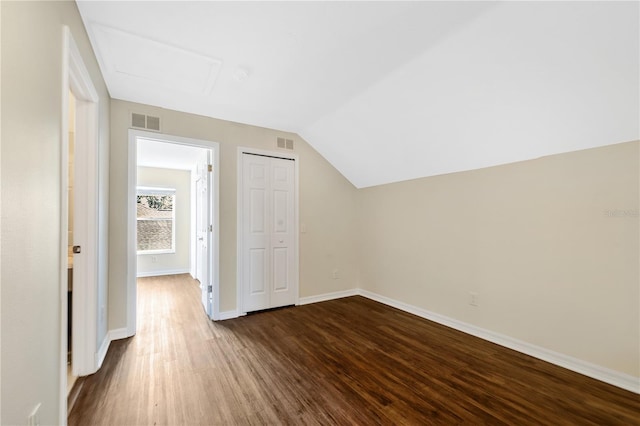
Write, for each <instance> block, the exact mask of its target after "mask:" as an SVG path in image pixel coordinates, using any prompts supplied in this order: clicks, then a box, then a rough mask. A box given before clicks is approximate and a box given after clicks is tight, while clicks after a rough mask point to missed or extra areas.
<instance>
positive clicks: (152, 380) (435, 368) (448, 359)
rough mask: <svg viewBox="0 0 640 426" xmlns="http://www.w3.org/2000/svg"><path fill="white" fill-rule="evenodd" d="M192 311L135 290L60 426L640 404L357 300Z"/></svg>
mask: <svg viewBox="0 0 640 426" xmlns="http://www.w3.org/2000/svg"><path fill="white" fill-rule="evenodd" d="M199 297H200V296H199V288H198V286H197V282H196V281H193V280H192V279H190V278H189V277H188V275H178V276H167V277H157V278H143V279H140V280H139V281H138V303H139V307H138V321H139V324H138V333H137V335H136V336H135V337H133V338H129V339H126V340H120V341H115V342H113V343H112V344H111V348H110V349H109V353H108V354H107V357H106V360H105V362H104V365H103V367H102V369H101V370H100V371H99V372H98V373H96V374H94V375H92V376H89V377H87V378H86V380H85V382H84V386H83V388H82V390H81V394H80V395H79V396H78V398H77V400H76V403H75V406H74V407H73V409H72V411H71V413H70V415H69V424H70V425H72V426H73V425H78V426H81V425H82V426H84V425H92V424H101V425H236V424H241V425H242V424H255V425H261V424H269V425H272V424H291V425H298V424H301V425H304V424H309V425H330V424H339V425H348V424H357V425H370V424H389V425H390V424H393V425H403V424H404V425H429V424H471V425H477V424H491V425H495V424H508V425H529V424H535V425H547V424H548V425H562V424H571V425H611V424H621V425H638V424H640V396H639V395H636V394H633V393H631V392H627V391H624V390H621V389H618V388H616V387H613V386H610V385H607V384H604V383H601V382H598V381H596V380H593V379H590V378H587V377H585V376H582V375H579V374H577V373H573V372H571V371H568V370H565V369H562V368H560V367H556V366H554V365H551V364H548V363H545V362H543V361H540V360H537V359H535V358H531V357H529V356H526V355H522V354H520V353H517V352H515V351H511V350H509V349H505V348H503V347H500V346H497V345H494V344H492V343H489V342H486V341H483V340H481V339H478V338H475V337H472V336H468V335H466V334H463V333H460V332H457V331H454V330H452V329H449V328H446V327H443V326H440V325H438V324H435V323H432V322H429V321H426V320H424V319H421V318H418V317H416V316H413V315H410V314H407V313H404V312H401V311H398V310H396V309H393V308H390V307H388V306H385V305H382V304H379V303H376V302H373V301H370V300H368V299H365V298H362V297H350V298H345V299H339V300H334V301H329V302H323V303H317V304H313V305H305V306H300V307H292V308H284V309H279V310H274V311H269V312H263V313H259V314H254V315H248V316H246V317H242V318H238V319H234V320H228V321H222V322H216V323H213V322H211V321H209V320H208V319H207V318H206V317H205V314H204V311H203V309H202V307H201V305H200V302H199Z"/></svg>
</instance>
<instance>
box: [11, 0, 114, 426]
mask: <svg viewBox="0 0 640 426" xmlns="http://www.w3.org/2000/svg"><path fill="white" fill-rule="evenodd" d="M0 7H1V8H2V48H1V54H2V155H1V159H2V166H1V171H2V177H1V179H2V200H3V204H2V230H1V233H2V242H1V245H2V250H1V252H2V259H1V264H2V267H1V270H2V276H1V281H2V357H1V358H2V372H1V374H2V390H1V399H2V418H1V419H0V423H2V424H26V422H27V416H28V414H29V413H30V412H31V410H32V409H33V408H34V407H35V406H36V404H37V403H42V407H41V409H40V420H41V424H58V422H59V400H60V365H61V359H60V353H61V348H60V336H61V330H60V315H61V312H60V291H61V290H60V289H61V287H60V285H61V283H60V282H59V277H60V272H59V269H60V258H61V255H64V254H62V253H60V239H61V234H60V211H61V204H60V197H61V188H60V179H61V175H60V173H61V172H60V171H61V162H60V158H61V134H62V123H61V119H62V114H63V111H62V83H61V82H62V27H63V25H68V26H69V27H70V29H71V32H72V34H73V37H74V39H75V40H76V42H77V44H78V47H79V49H80V52H81V54H82V56H83V58H84V61H85V64H86V65H87V68H88V70H89V73H90V74H91V76H92V80H93V83H94V85H95V87H96V89H97V91H98V94H99V96H100V99H101V100H100V105H99V118H100V130H99V136H100V157H101V164H100V170H99V173H100V193H99V199H100V203H101V205H103V206H104V205H105V204H106V202H107V198H106V197H107V194H108V166H107V164H108V158H109V125H108V122H109V95H108V93H107V90H106V87H105V84H104V81H103V79H102V76H101V74H100V71H99V69H98V65H97V62H96V60H95V58H94V55H93V51H92V49H91V46H90V44H89V40H88V38H87V36H86V33H85V30H84V26H83V24H82V21H81V19H80V15H79V13H78V11H77V8H76V4H75V3H74V2H7V1H2V2H1V3H0ZM64 190H65V191H66V188H64ZM105 216H106V211H101V212H100V221H101V223H102V224H106V217H105ZM101 232H102V233H101V235H100V237H101V239H100V244H101V245H100V248H101V250H104V251H105V253H106V245H107V239H106V228H105V229H102V231H101ZM106 264H107V259H106V255H105V256H104V257H103V258H101V259H100V264H99V268H100V270H99V273H100V277H99V285H100V289H99V295H98V296H99V298H100V297H102V298H105V299H106V297H105V296H106V283H107V275H106V268H105V266H106ZM103 302H105V303H106V300H104V301H103ZM99 303H100V302H99ZM105 332H106V324H100V325H99V330H98V333H99V334H102V336H103V337H104V334H105ZM98 337H100V336H98Z"/></svg>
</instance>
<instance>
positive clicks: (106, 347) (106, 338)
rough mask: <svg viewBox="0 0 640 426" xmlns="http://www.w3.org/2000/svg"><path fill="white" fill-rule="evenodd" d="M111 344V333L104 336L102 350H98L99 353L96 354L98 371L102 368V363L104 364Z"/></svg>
mask: <svg viewBox="0 0 640 426" xmlns="http://www.w3.org/2000/svg"><path fill="white" fill-rule="evenodd" d="M110 344H111V339H110V338H109V333H108V332H107V335H106V336H104V339H103V340H102V344H101V345H100V349H98V353H96V371H97V370H99V369H100V367H102V363H103V362H104V357H106V356H107V351H108V350H109V345H110Z"/></svg>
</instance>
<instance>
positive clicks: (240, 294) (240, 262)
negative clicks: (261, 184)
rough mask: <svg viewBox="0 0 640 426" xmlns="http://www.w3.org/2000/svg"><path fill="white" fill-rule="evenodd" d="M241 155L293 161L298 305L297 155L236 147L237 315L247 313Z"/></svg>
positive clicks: (296, 296) (295, 268)
mask: <svg viewBox="0 0 640 426" xmlns="http://www.w3.org/2000/svg"><path fill="white" fill-rule="evenodd" d="M243 153H247V154H254V155H263V156H267V157H275V158H284V159H288V160H294V165H295V167H294V184H295V188H294V196H295V202H294V210H295V212H294V225H293V226H294V242H293V244H294V247H293V250H294V255H295V262H294V263H295V265H294V270H295V275H296V287H295V304H296V305H298V304H299V303H300V301H299V298H300V293H299V292H300V251H299V247H300V245H299V239H300V238H299V236H300V233H299V230H298V223H299V214H298V212H299V204H300V203H299V200H300V197H299V190H298V189H299V187H300V185H299V178H298V175H299V169H300V160H299V158H298V155H297V154H291V153H287V152H281V151H266V150H262V149H256V148H249V147H243V146H239V147H238V158H237V163H238V166H237V169H238V175H237V176H238V177H237V181H238V187H237V193H236V199H237V206H238V208H237V210H236V214H237V215H236V225H237V233H236V244H237V253H236V259H237V261H236V300H237V311H238V315H239V316H241V315H245V314H246V313H247V311H246V310H245V308H244V291H243V282H244V280H243V271H244V257H243V255H242V253H244V251H243V249H244V247H243V245H244V242H243V238H242V236H243V232H244V228H243V225H244V224H243V220H242V212H243V209H244V205H243V198H244V197H243V196H242V191H243V188H244V185H243V180H244V179H243V176H244V174H243V167H244V162H243V161H242V154H243Z"/></svg>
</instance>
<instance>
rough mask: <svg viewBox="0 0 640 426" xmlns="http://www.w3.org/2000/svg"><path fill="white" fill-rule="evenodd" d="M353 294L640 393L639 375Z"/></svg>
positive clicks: (392, 302) (376, 297)
mask: <svg viewBox="0 0 640 426" xmlns="http://www.w3.org/2000/svg"><path fill="white" fill-rule="evenodd" d="M357 293H358V294H359V295H361V296H363V297H366V298H368V299H371V300H374V301H376V302H380V303H383V304H385V305H388V306H391V307H394V308H396V309H400V310H401V311H405V312H408V313H410V314H413V315H417V316H419V317H421V318H424V319H427V320H430V321H433V322H436V323H438V324H442V325H444V326H447V327H450V328H453V329H455V330H458V331H462V332H463V333H467V334H470V335H472V336H476V337H479V338H481V339H484V340H487V341H489V342H492V343H495V344H497V345H500V346H504V347H506V348H509V349H513V350H515V351H518V352H521V353H523V354H526V355H529V356H532V357H534V358H538V359H541V360H542V361H546V362H549V363H551V364H554V365H557V366H559V367H563V368H566V369H568V370H571V371H574V372H576V373H579V374H582V375H584V376H588V377H591V378H593V379H596V380H600V381H601V382H605V383H608V384H610V385H613V386H616V387H619V388H622V389H625V390H628V391H630V392H634V393H636V394H640V378H638V377H634V376H631V375H629V374H625V373H621V372H619V371H615V370H612V369H609V368H605V367H601V366H599V365H595V364H592V363H589V362H587V361H583V360H581V359H578V358H574V357H571V356H568V355H564V354H561V353H558V352H554V351H551V350H549V349H545V348H543V347H540V346H536V345H532V344H530V343H527V342H524V341H521V340H518V339H514V338H512V337H509V336H505V335H503V334H499V333H495V332H493V331H490V330H486V329H483V328H480V327H476V326H475V325H472V324H468V323H465V322H462V321H458V320H455V319H453V318H449V317H447V316H444V315H440V314H437V313H435V312H431V311H428V310H426V309H422V308H419V307H417V306H413V305H410V304H408V303H404V302H400V301H398V300H395V299H391V298H389V297H386V296H382V295H379V294H376V293H373V292H370V291H367V290H362V289H358V290H357Z"/></svg>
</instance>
